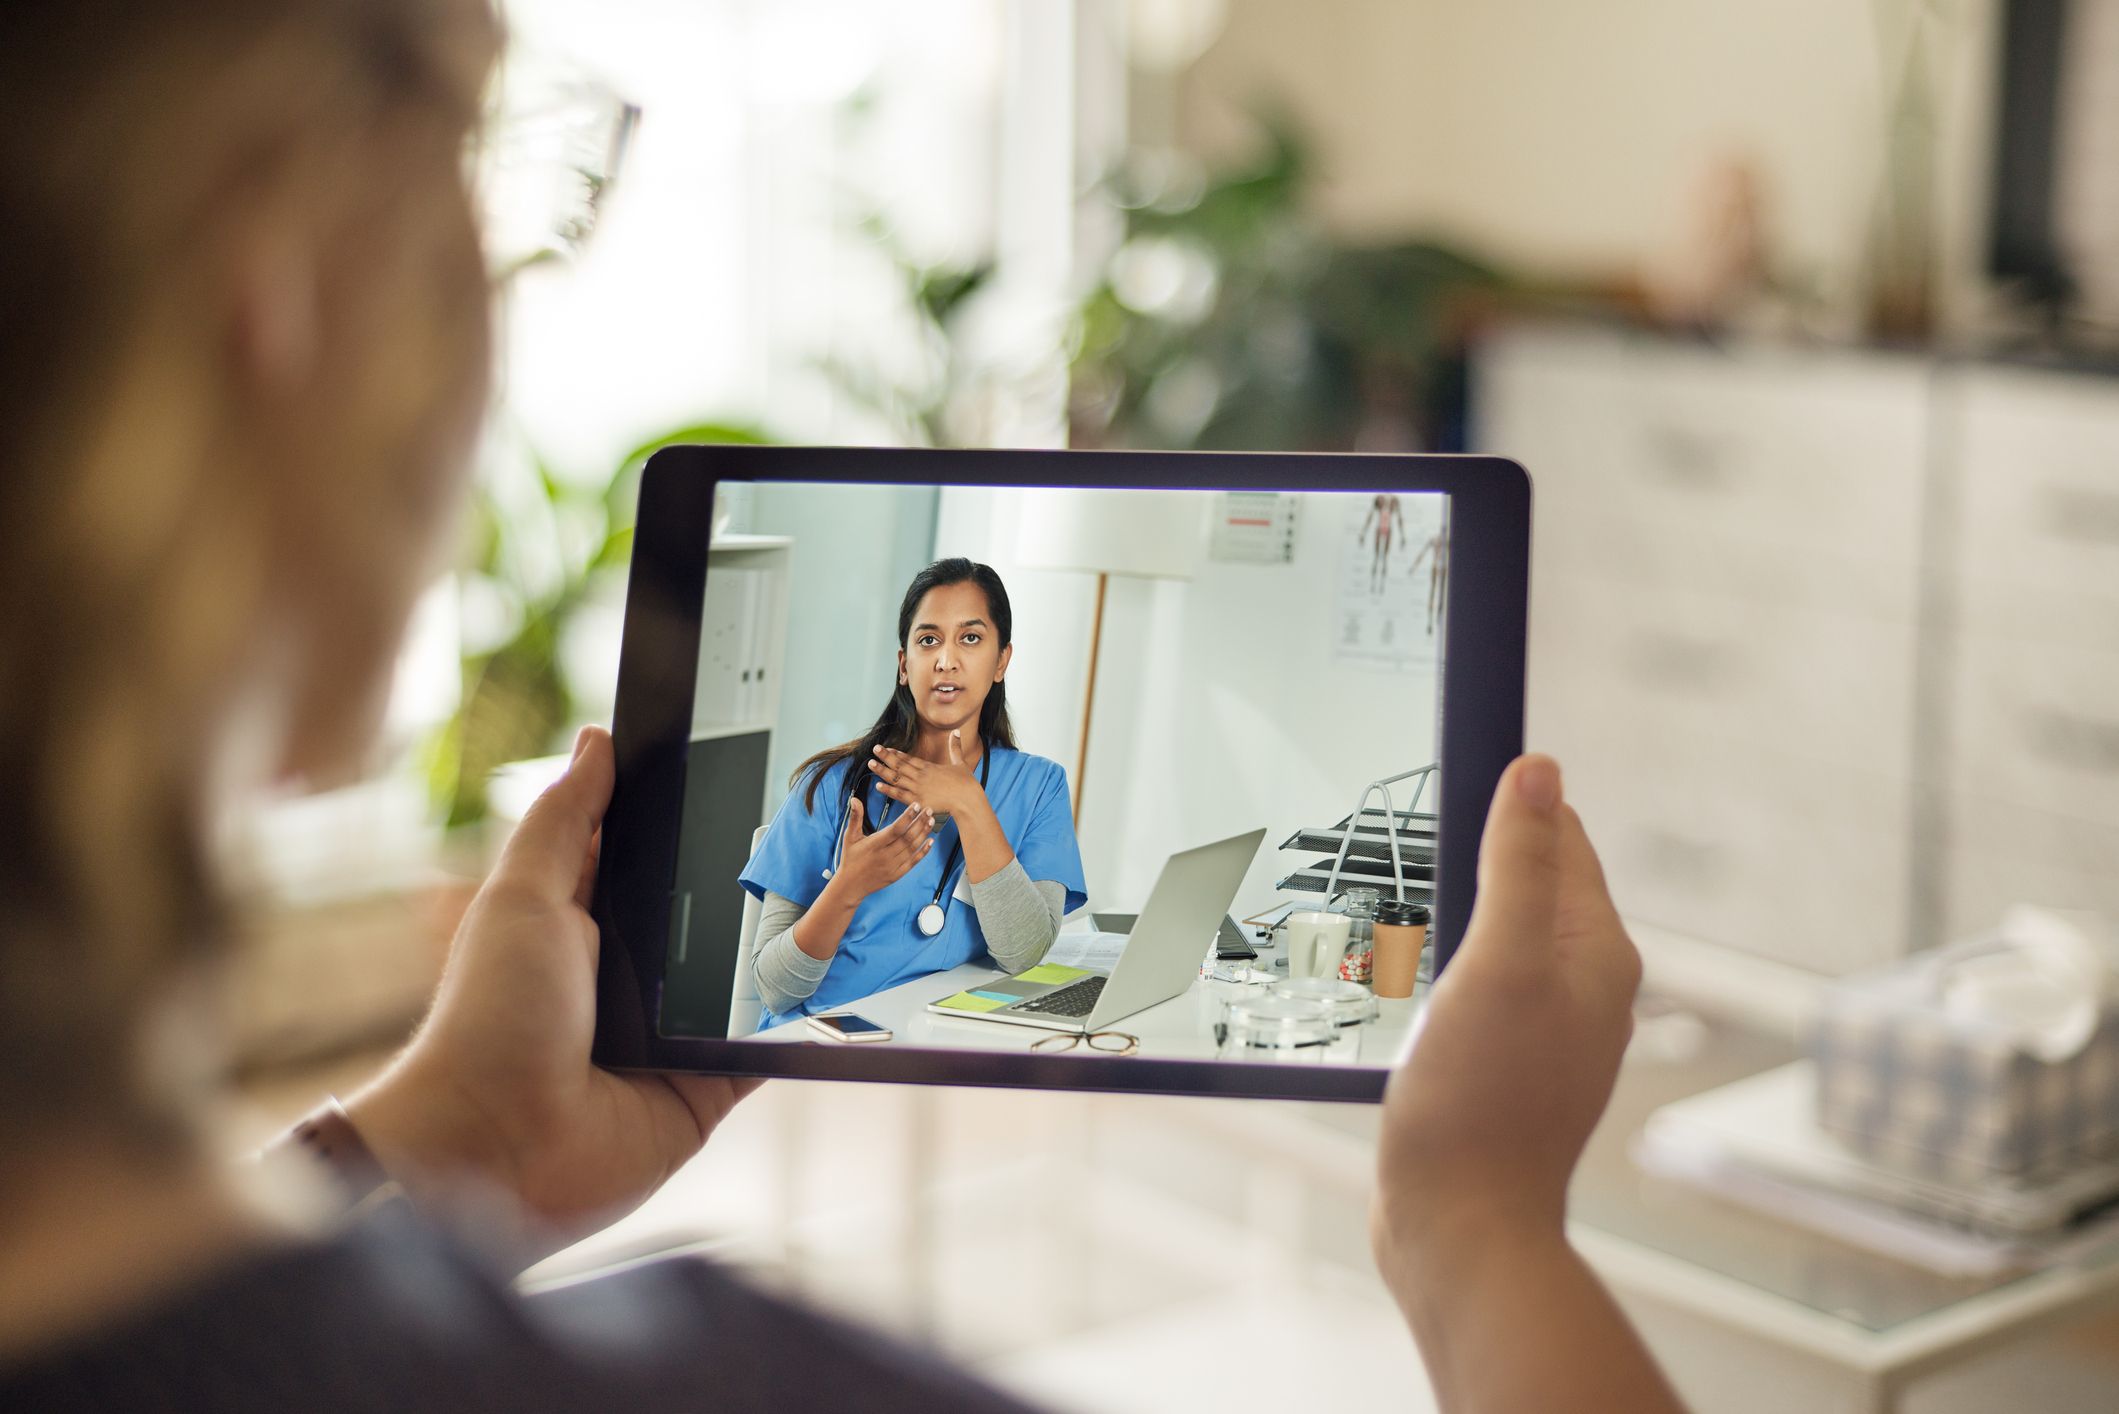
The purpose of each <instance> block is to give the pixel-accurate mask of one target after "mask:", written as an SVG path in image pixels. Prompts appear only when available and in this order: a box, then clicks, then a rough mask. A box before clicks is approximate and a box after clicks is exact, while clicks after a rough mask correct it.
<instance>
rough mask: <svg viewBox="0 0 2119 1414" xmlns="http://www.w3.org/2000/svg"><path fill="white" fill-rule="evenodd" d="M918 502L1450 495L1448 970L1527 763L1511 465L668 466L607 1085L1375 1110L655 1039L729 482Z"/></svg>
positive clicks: (978, 461) (1519, 518) (1526, 563)
mask: <svg viewBox="0 0 2119 1414" xmlns="http://www.w3.org/2000/svg"><path fill="white" fill-rule="evenodd" d="M723 479H726V480H730V481H793V482H841V483H894V484H905V485H920V486H934V485H941V486H997V487H1022V486H1050V487H1143V488H1145V487H1153V488H1172V489H1196V490H1241V489H1257V490H1275V491H1398V492H1433V491H1439V492H1443V493H1445V494H1447V495H1448V496H1449V497H1450V566H1449V573H1450V583H1449V590H1448V597H1447V600H1446V608H1445V618H1444V623H1445V630H1444V639H1443V643H1444V652H1443V659H1442V664H1441V701H1440V703H1439V704H1438V715H1437V728H1438V736H1439V737H1440V739H1441V757H1440V759H1441V764H1442V771H1441V773H1440V774H1441V781H1442V788H1441V817H1442V820H1441V831H1440V834H1441V838H1440V842H1439V849H1438V858H1437V861H1436V881H1435V882H1436V896H1435V903H1436V909H1435V920H1436V921H1435V936H1436V957H1437V966H1438V968H1439V967H1441V966H1443V965H1446V964H1447V962H1448V960H1449V958H1450V956H1451V954H1452V953H1454V952H1455V950H1456V947H1457V943H1458V940H1459V939H1461V938H1462V937H1463V935H1464V928H1465V924H1466V923H1467V922H1468V921H1469V920H1470V918H1471V911H1472V901H1473V897H1474V894H1475V892H1476V880H1477V869H1478V844H1479V838H1480V835H1481V833H1482V832H1483V831H1484V829H1485V825H1486V810H1487V804H1488V801H1489V800H1490V799H1491V798H1492V795H1493V790H1494V784H1495V782H1496V781H1498V780H1499V779H1500V775H1501V772H1502V770H1503V769H1504V768H1505V767H1506V766H1507V765H1508V763H1509V762H1510V761H1511V760H1513V759H1514V758H1515V757H1516V756H1517V755H1519V754H1520V753H1521V752H1522V749H1523V664H1524V646H1525V638H1526V633H1527V628H1528V624H1527V615H1528V608H1529V588H1530V510H1531V486H1530V477H1529V475H1528V474H1527V473H1526V472H1525V471H1524V470H1523V468H1522V467H1521V466H1519V465H1518V464H1516V463H1515V462H1512V461H1508V460H1506V459H1503V458H1500V457H1477V456H1429V455H1372V454H1361V453H1307V452H1302V453H1279V452H1123V451H1120V452H1101V451H1098V452H1086V451H1085V452H1063V451H936V450H931V449H926V448H871V447H756V446H678V447H666V448H664V449H663V450H661V451H659V452H657V453H655V455H654V456H653V457H652V458H651V459H650V460H649V462H648V464H647V467H646V469H645V471H644V472H643V473H642V475H641V481H640V502H639V509H638V513H637V516H636V521H635V530H634V539H633V561H632V571H631V580H630V586H629V589H628V593H627V600H626V611H625V630H624V640H623V646H622V649H621V656H620V662H619V669H618V698H617V708H616V711H615V713H614V714H613V720H612V724H611V733H612V736H613V738H614V739H615V744H616V747H617V755H618V782H617V787H616V790H615V791H614V792H613V794H612V797H611V805H610V810H609V812H608V814H607V815H606V816H605V819H604V824H603V841H602V855H601V859H600V862H599V864H598V867H597V873H596V899H595V906H594V909H593V912H594V915H595V919H596V924H597V927H598V929H599V930H600V932H601V934H602V955H601V960H600V963H599V965H598V970H597V976H596V1042H595V1049H594V1059H595V1061H596V1062H597V1064H599V1065H603V1066H607V1067H610V1068H612V1069H621V1070H674V1071H691V1072H699V1073H706V1074H721V1075H784V1076H795V1077H802V1078H807V1079H835V1080H870V1081H884V1082H892V1083H899V1084H904V1083H912V1084H933V1085H986V1086H1010V1087H1019V1088H1029V1089H1063V1090H1116V1091H1131V1092H1135V1093H1145V1094H1186V1095H1244V1096H1253V1097H1261V1098H1275V1099H1299V1100H1347V1101H1361V1102H1373V1101H1375V1100H1378V1099H1380V1098H1382V1095H1383V1087H1384V1083H1385V1081H1386V1079H1387V1078H1388V1072H1387V1071H1385V1070H1383V1069H1380V1068H1373V1067H1340V1066H1274V1065H1229V1064H1224V1063H1220V1062H1215V1061H1197V1060H1183V1061H1180V1060H1151V1059H1147V1058H1141V1057H1131V1058H1125V1059H1119V1058H1088V1057H1079V1056H1038V1055H1030V1054H1027V1053H1025V1054H1009V1053H995V1052H988V1051H956V1050H948V1049H942V1048H927V1047H911V1046H906V1047H898V1046H835V1045H815V1046H807V1045H760V1044H756V1043H752V1042H745V1041H726V1040H676V1039H671V1038H668V1037H664V1036H661V1035H658V1034H657V1031H656V1025H655V1017H656V1015H657V1006H658V993H659V988H660V985H661V981H662V968H663V963H664V958H665V956H666V949H667V939H668V937H669V909H670V897H671V888H672V885H673V883H674V880H675V877H676V867H677V829H678V822H679V818H680V816H681V814H682V809H683V803H684V770H685V758H686V750H687V747H688V744H689V742H690V737H691V719H692V692H693V685H694V681H695V677H696V674H697V669H698V653H699V618H700V614H701V612H702V609H703V601H704V596H705V590H706V564H707V541H708V537H709V534H710V530H711V524H712V516H713V505H714V485H715V483H716V482H717V481H718V480H723Z"/></svg>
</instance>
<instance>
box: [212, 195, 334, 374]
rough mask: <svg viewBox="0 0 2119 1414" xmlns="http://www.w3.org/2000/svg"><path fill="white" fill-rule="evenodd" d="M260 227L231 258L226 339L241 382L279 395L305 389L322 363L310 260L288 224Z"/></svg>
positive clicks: (304, 242) (300, 235)
mask: <svg viewBox="0 0 2119 1414" xmlns="http://www.w3.org/2000/svg"><path fill="white" fill-rule="evenodd" d="M261 225H263V229H262V230H260V231H259V233H258V234H257V236H256V237H255V238H253V239H251V240H250V241H247V242H245V243H244V245H243V247H242V248H241V249H240V250H239V251H238V253H237V257H236V262H235V270H234V272H233V274H234V279H233V280H232V282H231V284H232V288H231V290H230V296H231V298H230V306H231V307H230V310H229V314H230V324H231V326H232V328H231V333H232V335H233V345H234V354H235V360H236V367H237V370H238V372H239V374H240V376H241V377H242V379H243V380H244V381H245V382H246V383H248V384H250V385H251V386H253V387H256V388H260V389H262V390H264V391H266V392H268V393H270V394H285V393H290V392H293V391H295V390H297V389H300V388H302V387H304V386H306V385H307V383H308V382H309V379H310V378H311V376H312V375H313V374H314V373H315V371H316V368H317V365H318V363H319V361H320V360H321V358H322V348H321V345H322V323H323V320H322V316H321V313H320V311H319V303H320V299H321V296H320V292H319V290H318V287H317V275H316V255H315V251H314V249H313V248H312V246H311V243H310V241H309V239H308V233H307V232H305V231H303V230H301V229H299V228H298V227H296V226H295V225H294V224H293V223H291V222H280V223H273V224H270V225H265V224H264V223H261Z"/></svg>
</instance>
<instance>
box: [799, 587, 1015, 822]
mask: <svg viewBox="0 0 2119 1414" xmlns="http://www.w3.org/2000/svg"><path fill="white" fill-rule="evenodd" d="M953 584H976V585H977V586H978V587H979V589H980V591H981V592H982V593H984V594H985V596H986V614H987V617H989V618H991V619H992V620H993V636H994V637H995V638H997V639H999V640H1000V645H999V646H1000V647H1002V648H1006V647H1007V646H1008V643H1009V640H1010V639H1011V638H1013V637H1014V634H1015V614H1014V612H1013V611H1012V610H1010V609H1009V607H1008V587H1007V586H1006V585H1004V584H1002V583H1001V577H1000V576H999V575H997V574H995V573H994V572H993V567H992V566H991V565H982V564H978V563H976V562H974V561H971V560H967V559H965V558H964V557H963V556H961V555H959V556H957V557H955V558H953V559H947V560H936V561H935V562H934V563H933V564H931V565H929V566H928V567H927V568H926V569H923V570H921V571H920V572H919V573H918V574H916V575H914V576H913V577H912V583H911V584H909V585H907V586H906V587H905V598H904V601H903V602H902V603H900V604H899V605H898V647H899V648H901V649H902V648H903V647H904V646H905V642H906V640H907V639H908V638H909V637H911V635H912V616H913V615H914V614H916V613H918V612H919V611H920V601H921V600H922V599H925V598H926V597H927V595H928V594H929V593H930V592H931V591H933V590H936V589H947V588H948V587H949V586H950V585H953ZM979 735H980V736H982V737H984V738H985V739H986V741H987V742H988V743H989V744H995V745H1000V746H1005V747H1007V748H1008V749H1009V750H1011V751H1013V750H1014V749H1015V728H1014V727H1012V726H1010V725H1009V723H1008V684H1007V683H1005V682H997V683H995V684H993V686H992V688H991V689H990V690H989V691H988V692H987V694H986V701H985V703H984V705H982V706H981V707H980V708H979ZM919 739H920V714H919V709H918V707H917V705H916V704H915V703H914V702H913V700H912V688H911V687H910V686H908V685H907V684H905V683H902V682H901V683H899V684H898V685H897V688H896V690H895V691H893V692H892V693H891V694H890V704H889V705H888V706H887V707H885V708H884V709H883V715H882V716H880V717H877V718H876V724H875V725H874V726H872V727H870V728H869V729H868V735H867V736H864V737H862V738H861V739H860V740H859V741H849V742H847V743H845V744H844V745H843V746H833V747H828V748H826V749H825V750H823V751H820V752H818V753H817V754H816V755H814V756H812V757H810V758H809V759H808V760H807V761H804V762H803V763H802V764H801V765H799V766H797V767H795V773H794V775H792V776H790V777H789V778H788V781H787V786H788V789H789V790H793V789H794V788H795V786H796V785H797V784H798V783H799V782H801V781H802V780H803V779H804V777H807V778H808V788H807V789H806V790H804V791H803V794H802V804H803V806H804V808H805V809H807V810H808V811H809V812H810V813H811V814H815V813H816V809H817V787H818V786H819V785H821V784H822V783H823V781H824V778H825V776H827V775H829V774H830V773H831V769H832V767H834V766H836V765H838V764H839V763H840V762H841V761H851V762H852V763H853V769H851V770H849V771H848V772H847V773H846V786H845V789H844V790H842V791H841V792H840V794H839V814H840V815H841V817H843V816H844V815H845V813H846V802H847V801H849V800H863V801H865V800H867V799H868V783H869V780H870V779H871V776H872V773H871V772H870V770H869V769H868V763H869V762H871V761H873V760H875V750H876V748H877V747H879V746H887V747H889V748H890V749H891V750H893V751H910V750H912V748H913V746H914V745H915V744H916V743H917V742H918V741H919ZM861 827H862V829H863V830H865V831H867V832H868V833H870V834H873V833H874V832H875V828H876V827H875V822H874V821H873V820H867V819H864V820H863V821H862V825H861ZM842 828H843V827H842Z"/></svg>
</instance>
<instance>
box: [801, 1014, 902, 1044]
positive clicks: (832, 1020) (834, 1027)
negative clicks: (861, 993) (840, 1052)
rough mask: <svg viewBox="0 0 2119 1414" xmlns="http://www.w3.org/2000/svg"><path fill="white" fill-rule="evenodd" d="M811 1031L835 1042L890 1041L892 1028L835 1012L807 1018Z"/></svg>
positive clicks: (863, 1017) (864, 1018)
mask: <svg viewBox="0 0 2119 1414" xmlns="http://www.w3.org/2000/svg"><path fill="white" fill-rule="evenodd" d="M807 1020H808V1021H809V1029H810V1030H812V1031H815V1032H817V1033H818V1034H819V1035H822V1036H825V1037H827V1038H829V1039H831V1040H833V1041H888V1040H889V1039H890V1028H889V1027H888V1026H879V1025H877V1024H876V1023H875V1022H873V1021H870V1020H869V1019H868V1018H867V1017H865V1016H855V1015H854V1014H853V1013H852V1012H850V1011H841V1012H834V1013H832V1014H830V1015H827V1016H812V1017H809V1018H807Z"/></svg>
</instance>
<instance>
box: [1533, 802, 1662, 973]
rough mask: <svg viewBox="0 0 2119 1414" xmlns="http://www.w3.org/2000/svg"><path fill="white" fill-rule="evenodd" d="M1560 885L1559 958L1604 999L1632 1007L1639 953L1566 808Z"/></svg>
mask: <svg viewBox="0 0 2119 1414" xmlns="http://www.w3.org/2000/svg"><path fill="white" fill-rule="evenodd" d="M1559 813H1560V886H1559V901H1558V906H1557V915H1556V918H1555V925H1554V926H1555V933H1556V936H1557V938H1558V942H1559V946H1560V948H1561V950H1562V953H1563V956H1567V957H1570V958H1576V959H1579V961H1580V963H1581V965H1582V967H1583V969H1584V970H1586V972H1587V973H1588V975H1589V977H1590V979H1591V981H1592V984H1593V985H1594V986H1595V987H1596V988H1597V989H1598V990H1599V992H1600V993H1601V994H1602V995H1603V996H1604V998H1605V999H1606V1000H1607V1001H1616V1002H1619V1003H1623V1004H1625V1005H1629V1006H1630V1005H1631V1004H1632V1001H1633V997H1634V994H1635V993H1636V992H1638V991H1639V990H1640V985H1641V955H1640V953H1639V952H1638V951H1636V950H1635V948H1634V945H1633V939H1632V938H1630V937H1628V936H1627V934H1626V924H1625V922H1624V920H1622V919H1621V918H1620V917H1619V910H1618V907H1617V905H1615V904H1614V903H1613V902H1612V900H1611V891H1610V890H1609V889H1608V888H1607V887H1606V886H1605V883H1604V866H1603V865H1602V864H1601V863H1600V862H1599V861H1598V859H1597V851H1596V847H1595V846H1594V845H1592V844H1591V843H1590V841H1589V835H1588V832H1587V831H1585V830H1584V829H1583V828H1582V822H1581V819H1580V818H1579V817H1578V816H1577V815H1576V814H1575V812H1574V811H1573V810H1572V809H1571V808H1569V807H1568V806H1565V805H1563V806H1561V807H1560V811H1559Z"/></svg>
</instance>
